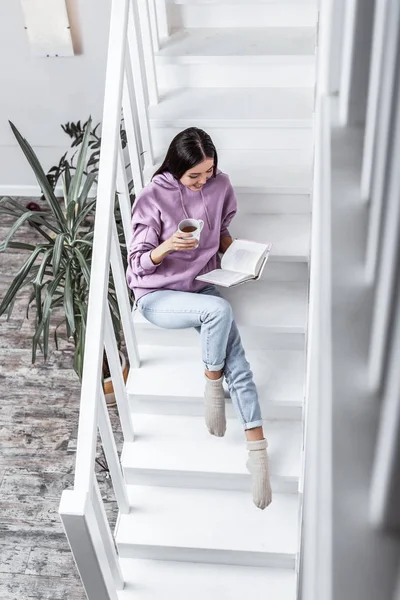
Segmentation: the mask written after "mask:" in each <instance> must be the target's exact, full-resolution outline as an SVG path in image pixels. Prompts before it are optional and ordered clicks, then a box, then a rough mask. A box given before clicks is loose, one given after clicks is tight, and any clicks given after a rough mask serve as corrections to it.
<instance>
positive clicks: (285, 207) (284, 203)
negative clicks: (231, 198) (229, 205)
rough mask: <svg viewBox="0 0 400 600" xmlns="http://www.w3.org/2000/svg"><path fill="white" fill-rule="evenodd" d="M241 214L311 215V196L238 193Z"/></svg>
mask: <svg viewBox="0 0 400 600" xmlns="http://www.w3.org/2000/svg"><path fill="white" fill-rule="evenodd" d="M236 197H237V199H238V205H239V207H240V213H241V214H242V215H243V214H252V215H253V216H254V215H257V218H258V216H259V215H261V214H291V213H295V214H310V212H311V198H310V195H309V194H251V193H237V194H236Z"/></svg>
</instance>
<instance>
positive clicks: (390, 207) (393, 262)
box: [369, 61, 400, 392]
mask: <svg viewBox="0 0 400 600" xmlns="http://www.w3.org/2000/svg"><path fill="white" fill-rule="evenodd" d="M399 75H400V61H398V68H397V78H399ZM399 103H400V81H399V80H398V83H397V90H396V92H395V94H394V98H393V106H394V107H396V111H394V113H393V115H392V116H393V120H392V130H393V138H392V144H391V146H390V149H389V156H390V159H389V161H388V163H389V164H388V169H387V179H388V181H387V191H386V195H387V198H386V205H385V215H384V227H383V230H382V232H381V248H382V252H381V258H380V265H379V273H378V281H377V286H376V291H375V298H374V312H373V317H372V328H371V339H370V353H369V371H370V383H371V386H372V389H373V390H374V391H375V392H377V391H379V390H380V388H381V386H382V382H383V377H384V372H385V370H386V368H387V345H388V339H389V336H390V327H391V318H392V310H393V303H394V298H395V295H396V284H395V281H396V270H397V269H398V264H399V249H400V201H399V199H400V176H399V164H400V108H399Z"/></svg>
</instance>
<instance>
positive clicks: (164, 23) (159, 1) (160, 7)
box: [155, 0, 169, 40]
mask: <svg viewBox="0 0 400 600" xmlns="http://www.w3.org/2000/svg"><path fill="white" fill-rule="evenodd" d="M155 2H156V13H157V24H158V37H159V40H166V39H167V38H168V37H169V27H168V16H167V3H166V0H155Z"/></svg>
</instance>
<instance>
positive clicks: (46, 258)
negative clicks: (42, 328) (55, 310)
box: [33, 249, 52, 321]
mask: <svg viewBox="0 0 400 600" xmlns="http://www.w3.org/2000/svg"><path fill="white" fill-rule="evenodd" d="M51 256H52V250H51V249H48V250H46V252H45V253H44V254H43V257H42V262H41V264H40V267H39V270H38V272H37V275H36V278H35V279H34V281H33V287H34V290H35V298H36V316H37V320H38V321H41V320H42V287H43V277H44V275H45V273H46V267H47V265H48V263H49V262H50V259H51Z"/></svg>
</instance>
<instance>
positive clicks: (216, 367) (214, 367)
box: [204, 362, 225, 371]
mask: <svg viewBox="0 0 400 600" xmlns="http://www.w3.org/2000/svg"><path fill="white" fill-rule="evenodd" d="M204 366H205V368H206V371H222V369H223V368H224V366H225V363H224V362H223V363H221V364H219V365H208V364H207V363H204Z"/></svg>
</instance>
